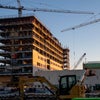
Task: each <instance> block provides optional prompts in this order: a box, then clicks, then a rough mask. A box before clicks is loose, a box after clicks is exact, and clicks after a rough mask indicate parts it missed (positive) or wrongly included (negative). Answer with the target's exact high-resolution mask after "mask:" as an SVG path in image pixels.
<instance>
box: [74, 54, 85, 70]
mask: <svg viewBox="0 0 100 100" xmlns="http://www.w3.org/2000/svg"><path fill="white" fill-rule="evenodd" d="M85 56H86V53H84V54H83V55H82V56H81V58H80V59H79V60H78V62H77V63H76V65H75V66H74V68H73V69H75V68H77V66H78V65H79V64H80V62H81V61H82V59H83V58H84V57H85Z"/></svg>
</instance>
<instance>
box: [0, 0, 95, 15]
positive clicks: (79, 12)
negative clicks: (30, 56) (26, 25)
mask: <svg viewBox="0 0 100 100" xmlns="http://www.w3.org/2000/svg"><path fill="white" fill-rule="evenodd" d="M17 3H18V7H15V6H5V5H2V4H0V8H3V9H12V10H18V16H19V17H21V16H22V10H27V11H34V12H35V11H41V12H56V13H73V14H94V13H93V12H88V11H72V10H57V9H42V8H25V7H24V6H21V3H20V0H17Z"/></svg>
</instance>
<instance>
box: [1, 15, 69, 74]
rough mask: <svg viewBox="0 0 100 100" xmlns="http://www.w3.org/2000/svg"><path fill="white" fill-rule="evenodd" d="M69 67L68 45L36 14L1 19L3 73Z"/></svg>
mask: <svg viewBox="0 0 100 100" xmlns="http://www.w3.org/2000/svg"><path fill="white" fill-rule="evenodd" d="M63 67H65V68H69V49H68V48H63V47H62V46H61V44H60V42H59V41H58V40H57V39H56V38H55V37H53V35H52V33H51V32H50V31H49V30H48V29H47V28H46V27H45V26H44V25H43V24H42V23H41V22H40V21H39V20H38V19H37V18H36V17H34V16H26V17H25V16H24V17H12V18H1V19H0V75H32V74H33V72H34V71H35V70H37V69H38V70H62V69H63Z"/></svg>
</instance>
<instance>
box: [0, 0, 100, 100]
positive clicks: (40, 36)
mask: <svg viewBox="0 0 100 100" xmlns="http://www.w3.org/2000/svg"><path fill="white" fill-rule="evenodd" d="M16 1H17V3H18V7H14V6H6V5H3V4H0V8H2V9H11V10H18V16H10V17H1V18H0V100H51V99H52V100H77V98H79V99H78V100H83V99H84V100H85V99H86V100H88V99H89V100H100V62H99V61H91V62H85V63H83V68H82V69H76V68H77V67H78V66H79V64H80V63H81V62H82V60H83V59H84V57H85V56H86V53H84V54H83V55H82V56H81V57H80V58H79V60H78V61H77V63H76V64H75V66H74V67H73V68H72V69H71V65H70V49H69V48H68V47H63V46H62V44H61V43H60V41H59V40H58V39H57V38H56V37H55V36H54V35H53V33H52V32H51V31H50V30H49V29H48V28H47V27H46V26H45V25H44V24H43V23H42V22H41V21H40V20H39V19H38V18H37V17H36V16H35V15H22V11H23V10H29V11H43V12H56V13H74V14H93V13H92V12H85V11H80V12H79V11H78V12H77V11H69V10H54V9H29V8H27V9H26V8H25V7H24V6H21V3H20V0H16ZM96 21H97V20H96ZM92 23H94V21H92ZM92 23H91V22H88V23H86V24H80V25H78V26H75V27H72V28H68V29H64V30H62V32H63V31H67V30H73V29H76V28H79V27H81V26H84V25H88V24H92ZM93 98H94V99H93Z"/></svg>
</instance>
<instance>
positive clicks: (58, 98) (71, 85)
mask: <svg viewBox="0 0 100 100" xmlns="http://www.w3.org/2000/svg"><path fill="white" fill-rule="evenodd" d="M85 76H86V72H84V75H83V77H82V78H81V80H79V81H77V80H76V75H64V76H60V79H59V87H57V86H55V85H53V84H52V83H50V82H49V81H48V80H47V79H46V78H45V77H42V76H34V77H33V76H31V77H28V76H25V77H18V76H13V77H12V80H11V82H9V83H7V85H6V86H7V87H9V88H11V91H10V92H8V93H7V96H6V95H3V96H2V95H1V94H0V98H1V99H0V100H51V99H52V100H72V98H84V97H85V86H84V85H83V84H82V82H83V80H84V78H85ZM88 76H89V74H88ZM91 76H92V74H91ZM6 90H7V89H6Z"/></svg>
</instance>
